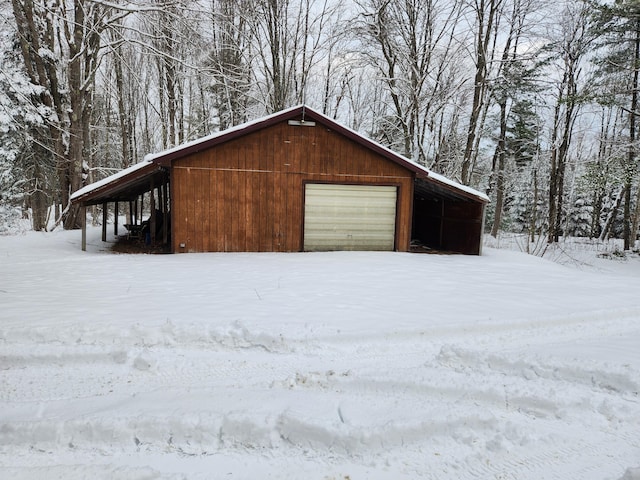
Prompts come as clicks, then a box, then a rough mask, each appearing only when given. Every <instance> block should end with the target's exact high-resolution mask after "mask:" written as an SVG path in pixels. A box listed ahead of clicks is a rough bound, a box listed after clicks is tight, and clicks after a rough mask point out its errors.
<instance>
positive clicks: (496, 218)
mask: <svg viewBox="0 0 640 480" xmlns="http://www.w3.org/2000/svg"><path fill="white" fill-rule="evenodd" d="M506 136H507V102H506V99H505V100H502V101H501V102H500V137H499V138H498V144H497V145H496V151H495V153H494V158H495V160H494V162H495V161H496V160H497V169H496V170H495V172H496V206H495V213H494V215H493V225H492V226H491V236H493V237H494V238H495V237H497V236H498V232H499V231H500V223H501V222H502V209H503V208H504V186H505V178H504V176H505V155H506V152H505V144H506Z"/></svg>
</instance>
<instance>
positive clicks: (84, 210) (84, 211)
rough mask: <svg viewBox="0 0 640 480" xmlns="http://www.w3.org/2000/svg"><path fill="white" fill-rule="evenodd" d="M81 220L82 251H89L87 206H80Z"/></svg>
mask: <svg viewBox="0 0 640 480" xmlns="http://www.w3.org/2000/svg"><path fill="white" fill-rule="evenodd" d="M80 222H81V224H82V251H83V252H86V251H87V207H80Z"/></svg>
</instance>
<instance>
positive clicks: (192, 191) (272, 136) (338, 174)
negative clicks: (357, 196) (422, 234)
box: [171, 121, 414, 252]
mask: <svg viewBox="0 0 640 480" xmlns="http://www.w3.org/2000/svg"><path fill="white" fill-rule="evenodd" d="M171 173H172V175H171V187H172V204H173V205H172V220H173V224H172V243H173V245H172V247H173V251H174V252H271V251H275V252H296V251H301V250H302V248H303V244H302V239H303V231H302V229H303V225H304V221H303V220H304V219H303V215H304V213H303V212H304V208H303V207H304V184H305V183H308V182H326V183H344V184H348V183H353V184H369V185H396V186H398V206H397V226H396V249H397V250H400V251H407V250H408V249H409V243H410V237H411V209H412V198H413V178H414V174H413V172H411V171H409V170H407V169H406V168H404V167H402V166H400V165H398V164H396V163H394V162H392V161H390V160H388V159H386V158H384V157H383V156H381V155H379V154H378V153H376V152H373V151H371V150H369V149H368V148H366V147H364V146H362V145H360V144H358V143H356V142H354V141H352V140H350V139H348V138H346V137H344V136H343V135H341V134H339V133H337V132H334V131H332V130H330V129H328V128H326V127H324V126H322V125H321V124H320V123H318V124H317V125H316V126H315V127H301V126H291V125H288V123H287V122H286V121H284V122H282V123H279V124H276V125H273V126H270V127H268V128H265V129H262V130H259V131H256V132H253V133H249V134H247V135H245V136H243V137H240V138H236V139H233V140H230V141H228V142H226V143H222V144H219V145H216V146H214V147H212V148H210V149H208V150H205V151H202V152H199V153H195V154H193V155H191V156H188V157H185V158H181V159H177V160H175V161H174V162H173V164H172V168H171ZM181 244H184V247H181V246H180V245H181Z"/></svg>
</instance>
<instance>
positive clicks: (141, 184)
mask: <svg viewBox="0 0 640 480" xmlns="http://www.w3.org/2000/svg"><path fill="white" fill-rule="evenodd" d="M168 186H169V172H168V170H167V169H166V168H164V167H162V166H160V165H158V164H156V163H153V162H149V161H143V162H141V163H138V164H136V165H133V166H132V167H129V168H126V169H124V170H122V171H121V172H118V173H117V174H115V175H112V176H110V177H107V178H105V179H103V180H101V181H99V182H96V183H92V184H91V185H87V186H86V187H84V188H82V189H80V190H78V191H77V192H75V193H74V194H73V195H72V196H71V201H72V202H73V203H77V204H80V206H81V207H83V209H82V213H81V216H82V250H86V248H87V233H86V232H87V215H86V207H88V206H91V205H102V241H106V237H107V211H108V210H107V207H108V204H109V203H113V204H114V210H115V220H114V234H115V235H117V234H118V210H119V205H120V204H122V203H127V204H128V205H129V215H130V218H131V222H130V225H129V226H128V228H129V229H130V231H132V230H137V229H138V228H139V226H140V224H141V221H142V199H143V197H144V195H145V194H149V202H150V205H149V208H150V211H151V216H150V219H149V233H150V239H151V243H155V242H156V240H157V238H156V234H157V229H156V226H157V224H158V221H162V231H161V235H162V242H163V243H165V244H166V243H167V242H168V236H169V188H168ZM158 214H160V215H162V218H158Z"/></svg>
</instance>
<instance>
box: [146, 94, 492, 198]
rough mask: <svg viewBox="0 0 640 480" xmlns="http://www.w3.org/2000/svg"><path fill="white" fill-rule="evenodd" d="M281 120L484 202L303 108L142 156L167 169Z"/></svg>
mask: <svg viewBox="0 0 640 480" xmlns="http://www.w3.org/2000/svg"><path fill="white" fill-rule="evenodd" d="M285 120H295V121H300V122H302V123H304V122H305V121H306V122H318V123H321V124H322V125H324V126H326V127H328V128H330V129H331V130H334V131H336V132H338V133H340V134H341V135H343V136H344V137H347V138H349V139H350V140H353V141H354V142H356V143H358V144H360V145H362V146H364V147H365V148H368V149H369V150H372V151H374V152H376V153H378V154H380V155H382V156H383V157H385V158H387V159H388V160H390V161H392V162H394V163H397V164H398V165H401V166H402V167H404V168H406V169H407V170H409V171H411V172H414V173H415V174H416V177H417V178H423V179H429V180H431V181H433V182H435V183H436V184H438V186H440V187H442V188H444V189H445V190H449V191H451V193H454V194H456V193H457V194H458V195H462V196H463V197H466V198H472V199H474V200H479V201H481V202H485V203H486V202H488V201H489V197H487V196H486V195H485V194H484V193H481V192H479V191H477V190H475V189H473V188H471V187H468V186H466V185H462V184H459V183H457V182H454V181H453V180H450V179H448V178H446V177H444V176H442V175H439V174H437V173H435V172H432V171H431V170H429V169H428V168H426V167H424V166H422V165H420V164H418V163H416V162H414V161H412V160H409V159H408V158H406V157H404V156H402V155H400V154H398V153H396V152H394V151H393V150H391V149H389V148H387V147H385V146H383V145H381V144H379V143H377V142H374V141H373V140H370V139H368V138H366V137H364V136H363V135H361V134H360V133H358V132H356V131H355V130H352V129H350V128H348V127H345V126H344V125H341V124H339V123H337V122H336V121H335V120H333V119H331V118H329V117H327V116H326V115H324V114H322V113H319V112H317V111H315V110H313V109H312V108H309V107H308V106H306V105H298V106H295V107H292V108H289V109H286V110H282V111H280V112H277V113H274V114H272V115H268V116H266V117H262V118H259V119H257V120H254V121H252V122H247V123H243V124H241V125H237V126H235V127H232V128H229V129H227V130H223V131H221V132H217V133H213V134H211V135H208V136H205V137H202V138H199V139H197V140H193V141H191V142H187V143H184V144H182V145H178V146H176V147H173V148H170V149H168V150H164V151H162V152H158V153H153V154H149V155H147V156H145V160H146V161H150V162H154V163H157V164H159V165H162V166H166V167H169V166H170V165H171V163H172V162H173V161H174V160H178V159H180V158H183V157H186V156H188V155H192V154H194V153H198V152H201V151H203V150H207V149H209V148H212V147H214V146H216V145H219V144H221V143H225V142H228V141H230V140H233V139H236V138H239V137H242V136H244V135H247V134H250V133H253V132H256V131H258V130H262V129H264V128H267V127H270V126H272V125H276V124H278V123H280V122H283V121H285Z"/></svg>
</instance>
